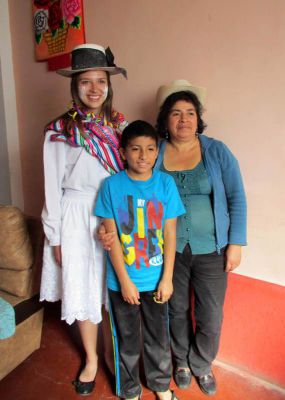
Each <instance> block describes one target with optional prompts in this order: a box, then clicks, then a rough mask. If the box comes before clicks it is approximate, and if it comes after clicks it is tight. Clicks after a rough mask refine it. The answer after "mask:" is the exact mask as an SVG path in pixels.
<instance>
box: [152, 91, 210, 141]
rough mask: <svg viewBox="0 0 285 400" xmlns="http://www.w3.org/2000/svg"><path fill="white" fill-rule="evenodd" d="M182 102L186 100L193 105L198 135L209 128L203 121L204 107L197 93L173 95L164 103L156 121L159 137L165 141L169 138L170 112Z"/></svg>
mask: <svg viewBox="0 0 285 400" xmlns="http://www.w3.org/2000/svg"><path fill="white" fill-rule="evenodd" d="M180 100H184V101H187V102H188V103H191V104H193V106H194V108H195V111H196V113H197V118H198V133H199V134H201V133H203V132H204V130H205V129H206V127H207V125H206V124H205V122H204V121H203V119H202V114H203V111H204V109H203V106H202V104H201V102H200V100H199V99H198V97H197V96H196V94H195V93H193V92H190V91H188V90H187V91H181V92H176V93H172V94H170V95H169V96H168V97H167V98H166V99H165V101H164V103H163V104H162V106H161V107H160V110H159V113H158V116H157V120H156V129H157V131H158V133H159V135H160V136H161V137H162V138H164V139H165V138H166V137H167V119H168V116H169V114H170V111H171V109H172V107H173V106H174V104H175V103H176V102H177V101H180Z"/></svg>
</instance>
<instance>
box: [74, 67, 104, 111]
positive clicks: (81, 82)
mask: <svg viewBox="0 0 285 400" xmlns="http://www.w3.org/2000/svg"><path fill="white" fill-rule="evenodd" d="M77 90H78V97H79V99H80V101H81V102H82V103H83V104H84V105H85V107H86V108H87V109H88V110H89V111H90V112H93V113H94V114H100V111H101V108H102V104H103V103H104V101H105V100H106V98H107V95H108V78H107V72H106V71H86V72H83V73H82V74H80V75H79V76H78V80H77Z"/></svg>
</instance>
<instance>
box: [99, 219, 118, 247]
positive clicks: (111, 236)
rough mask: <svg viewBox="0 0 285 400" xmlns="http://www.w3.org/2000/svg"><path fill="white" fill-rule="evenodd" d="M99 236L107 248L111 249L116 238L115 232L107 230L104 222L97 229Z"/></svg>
mask: <svg viewBox="0 0 285 400" xmlns="http://www.w3.org/2000/svg"><path fill="white" fill-rule="evenodd" d="M97 237H98V239H99V241H100V243H101V244H102V246H103V248H104V249H105V250H108V251H109V250H111V246H112V244H113V243H114V240H115V232H109V233H107V232H106V228H105V226H104V224H100V225H99V228H98V230H97Z"/></svg>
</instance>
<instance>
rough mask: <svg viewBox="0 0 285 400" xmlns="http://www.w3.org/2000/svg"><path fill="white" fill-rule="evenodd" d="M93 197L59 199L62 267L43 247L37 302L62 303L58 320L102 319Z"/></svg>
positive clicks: (101, 272)
mask: <svg viewBox="0 0 285 400" xmlns="http://www.w3.org/2000/svg"><path fill="white" fill-rule="evenodd" d="M93 207H94V197H93V196H92V198H91V197H90V196H89V195H84V194H76V193H69V192H68V193H65V195H64V197H63V199H62V231H61V253H62V268H60V267H59V266H58V265H57V264H56V263H55V260H54V256H53V248H52V247H51V246H49V244H48V242H47V240H46V242H45V246H44V256H43V270H42V280H41V292H40V300H41V301H43V300H47V301H57V300H59V299H61V301H62V314H61V319H63V320H66V322H67V323H68V324H72V323H73V322H74V321H75V320H80V321H84V320H87V319H88V320H90V321H91V322H93V323H94V324H97V323H99V322H100V321H101V320H102V314H101V309H102V304H104V303H105V298H106V284H105V281H106V280H105V260H104V251H103V249H102V246H101V245H100V243H99V242H98V241H97V240H96V229H97V226H98V223H99V220H98V218H97V217H95V216H93V215H92V211H93Z"/></svg>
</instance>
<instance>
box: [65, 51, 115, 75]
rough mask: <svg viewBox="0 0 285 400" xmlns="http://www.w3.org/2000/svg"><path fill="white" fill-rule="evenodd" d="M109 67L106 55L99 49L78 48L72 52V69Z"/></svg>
mask: <svg viewBox="0 0 285 400" xmlns="http://www.w3.org/2000/svg"><path fill="white" fill-rule="evenodd" d="M99 67H108V64H107V60H106V56H105V54H104V53H102V51H100V50H97V49H86V48H85V49H78V50H74V51H73V52H72V69H73V70H79V69H85V68H99Z"/></svg>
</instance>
